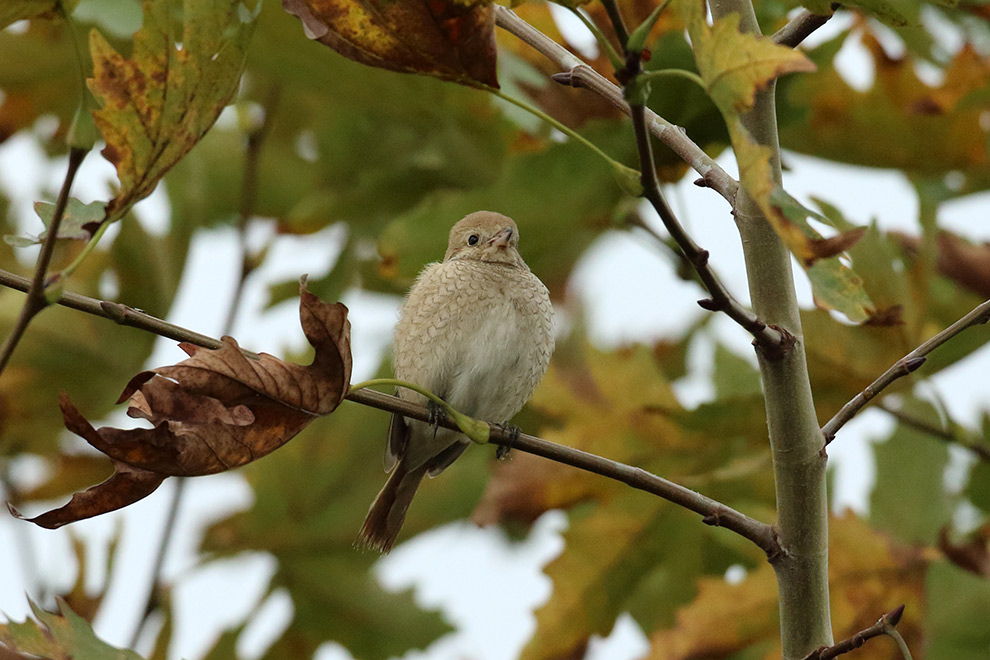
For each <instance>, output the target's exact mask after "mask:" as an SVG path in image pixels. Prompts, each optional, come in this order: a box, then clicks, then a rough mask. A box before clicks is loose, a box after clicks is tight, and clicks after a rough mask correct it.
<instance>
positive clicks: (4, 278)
mask: <svg viewBox="0 0 990 660" xmlns="http://www.w3.org/2000/svg"><path fill="white" fill-rule="evenodd" d="M22 282H25V283H26V281H25V280H24V279H23V278H19V277H17V276H16V275H11V274H10V273H6V272H4V271H0V284H2V285H5V286H10V287H11V288H15V289H19V290H23V289H22V288H21V283H22ZM58 303H59V304H62V305H66V306H68V307H72V308H73V309H77V310H80V311H84V312H88V313H90V314H94V315H96V316H102V317H104V318H108V319H110V320H113V321H117V322H120V320H119V319H121V318H124V319H126V323H127V325H131V326H134V327H136V328H140V329H142V330H146V331H148V332H152V333H154V334H157V335H160V336H163V337H169V338H172V339H178V340H180V341H187V342H190V343H193V344H196V345H198V346H202V347H204V348H219V347H220V346H222V343H221V342H220V341H219V340H217V339H214V338H212V337H208V336H206V335H202V334H199V333H197V332H193V331H191V330H187V329H185V328H182V327H179V326H176V325H173V324H171V323H168V322H166V321H163V320H161V319H157V318H155V317H153V316H150V315H148V314H145V313H143V312H139V311H137V310H134V309H132V308H130V307H127V306H126V305H121V304H120V303H111V302H107V301H101V300H96V299H94V298H88V297H86V296H81V295H78V294H68V293H63V294H62V298H61V299H60V300H59V301H58ZM247 355H249V356H251V355H253V354H247ZM346 398H347V399H349V400H351V401H354V402H356V403H360V404H362V405H366V406H371V407H373V408H378V409H380V410H385V411H388V412H393V413H398V414H400V415H402V416H404V417H409V418H411V419H418V420H421V421H431V419H432V418H431V416H430V412H429V410H428V409H427V408H426V407H425V406H421V405H418V404H415V403H412V402H409V401H405V400H403V399H400V398H398V397H394V396H391V395H388V394H382V393H381V392H375V391H374V390H367V389H364V390H359V391H357V392H353V393H350V394H348V395H347V397H346ZM440 424H441V425H442V426H445V427H446V428H451V429H454V430H457V427H456V426H455V423H454V421H453V420H449V419H448V420H443V421H441V422H440ZM489 442H491V443H492V444H495V445H500V446H505V447H509V448H512V449H517V450H519V451H523V452H526V453H529V454H535V455H537V456H542V457H544V458H548V459H550V460H552V461H556V462H558V463H563V464H565V465H571V466H573V467H576V468H579V469H582V470H586V471H588V472H594V473H595V474H599V475H602V476H604V477H608V478H610V479H614V480H616V481H620V482H622V483H624V484H627V485H629V486H631V487H633V488H636V489H638V490H643V491H646V492H648V493H652V494H654V495H657V496H658V497H661V498H663V499H665V500H667V501H669V502H673V503H674V504H677V505H679V506H682V507H684V508H686V509H689V510H691V511H694V512H695V513H698V514H700V515H702V516H704V520H703V522H705V524H708V525H712V526H715V527H724V528H726V529H728V530H731V531H733V532H736V533H737V534H739V535H740V536H742V537H744V538H746V539H749V540H750V541H752V542H753V543H754V544H756V545H757V546H758V547H759V548H761V549H762V550H763V551H764V552H766V553H767V556H768V557H769V558H770V559H771V560H773V559H775V558H776V557H778V556H779V554H780V547H779V545H778V543H777V537H776V534H775V533H774V530H773V527H772V526H770V525H768V524H766V523H764V522H760V521H759V520H756V519H754V518H751V517H749V516H747V515H745V514H743V513H741V512H739V511H736V510H735V509H732V508H731V507H728V506H726V505H724V504H722V503H721V502H718V501H716V500H713V499H711V498H709V497H706V496H704V495H702V494H700V493H698V492H696V491H693V490H691V489H690V488H685V487H684V486H681V485H680V484H676V483H674V482H672V481H668V480H667V479H664V478H662V477H659V476H657V475H655V474H652V473H650V472H647V471H646V470H643V469H642V468H638V467H633V466H631V465H626V464H624V463H619V462H618V461H613V460H611V459H608V458H604V457H601V456H597V455H595V454H590V453H588V452H584V451H581V450H579V449H574V448H571V447H565V446H563V445H558V444H556V443H553V442H550V441H548V440H544V439H542V438H538V437H536V436H532V435H528V434H526V433H521V434H519V435H518V436H516V435H514V434H513V433H512V432H510V431H507V430H505V429H503V428H501V427H499V426H495V425H493V426H492V427H491V434H490V437H489Z"/></svg>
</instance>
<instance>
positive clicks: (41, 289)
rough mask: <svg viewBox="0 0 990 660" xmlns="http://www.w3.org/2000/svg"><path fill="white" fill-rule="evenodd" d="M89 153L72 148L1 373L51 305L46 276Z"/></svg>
mask: <svg viewBox="0 0 990 660" xmlns="http://www.w3.org/2000/svg"><path fill="white" fill-rule="evenodd" d="M87 153H89V150H88V149H79V148H75V147H73V148H72V149H70V150H69V165H68V168H67V169H66V172H65V179H64V180H63V181H62V189H61V190H60V191H59V193H58V199H57V200H56V202H55V210H54V212H53V213H52V221H51V223H50V224H49V225H48V233H46V234H45V240H44V242H43V243H42V244H41V252H40V253H39V254H38V260H37V262H36V263H35V266H34V278H33V279H32V280H31V286H30V288H29V289H28V291H27V294H28V295H27V299H26V300H25V301H24V305H23V306H22V307H21V313H20V314H19V315H18V317H17V322H16V323H15V324H14V328H13V329H12V330H11V331H10V334H9V335H7V338H6V339H5V340H4V342H3V347H2V348H0V374H2V373H3V370H4V369H5V368H6V367H7V362H9V361H10V356H11V355H13V354H14V349H15V348H16V347H17V343H18V342H19V341H20V340H21V337H23V336H24V331H25V330H27V327H28V324H29V323H31V319H33V318H34V317H35V316H36V315H37V314H38V312H40V311H41V310H43V309H44V308H45V307H47V306H48V304H49V303H48V300H47V299H46V298H45V288H46V286H47V282H46V281H45V275H46V274H47V273H48V265H49V264H50V263H51V261H52V254H54V252H55V242H56V241H57V240H58V231H59V227H60V226H61V225H62V217H63V216H64V215H65V207H66V205H67V204H68V203H69V192H70V191H71V190H72V181H73V179H75V178H76V172H78V171H79V166H80V165H82V162H83V159H85V158H86V154H87Z"/></svg>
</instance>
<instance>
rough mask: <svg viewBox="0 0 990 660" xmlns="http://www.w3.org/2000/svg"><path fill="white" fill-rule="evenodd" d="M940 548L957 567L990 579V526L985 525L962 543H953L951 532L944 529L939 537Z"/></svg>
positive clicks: (961, 541)
mask: <svg viewBox="0 0 990 660" xmlns="http://www.w3.org/2000/svg"><path fill="white" fill-rule="evenodd" d="M938 547H939V550H941V551H942V552H944V553H945V556H946V557H948V558H949V560H950V561H951V562H952V563H953V564H955V565H956V566H959V567H960V568H965V569H966V570H967V571H969V572H970V573H976V574H977V575H982V576H984V577H990V524H985V525H983V526H982V527H980V528H979V529H977V530H976V531H974V532H973V533H972V535H970V537H969V538H968V539H963V540H960V541H953V539H952V538H951V535H950V533H949V530H948V529H947V528H945V527H943V528H942V529H941V531H940V532H939V535H938Z"/></svg>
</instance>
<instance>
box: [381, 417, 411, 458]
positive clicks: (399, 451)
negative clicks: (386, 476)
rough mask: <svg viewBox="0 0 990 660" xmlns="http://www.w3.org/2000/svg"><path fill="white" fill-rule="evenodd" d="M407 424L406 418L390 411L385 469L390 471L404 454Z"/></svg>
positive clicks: (407, 430) (406, 445)
mask: <svg viewBox="0 0 990 660" xmlns="http://www.w3.org/2000/svg"><path fill="white" fill-rule="evenodd" d="M409 430H410V429H409V424H407V423H406V418H405V417H403V416H402V415H399V414H398V413H392V418H391V419H390V420H389V423H388V442H387V443H386V444H385V471H386V472H391V471H392V470H394V469H395V466H396V465H398V463H399V459H401V458H402V457H403V456H405V454H406V447H408V446H409Z"/></svg>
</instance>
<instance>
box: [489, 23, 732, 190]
mask: <svg viewBox="0 0 990 660" xmlns="http://www.w3.org/2000/svg"><path fill="white" fill-rule="evenodd" d="M495 24H496V25H498V26H499V27H500V28H502V29H503V30H505V31H506V32H509V33H511V34H513V35H515V36H516V37H518V38H519V39H520V40H522V41H523V42H525V43H526V44H528V45H530V46H532V47H533V48H535V49H536V50H538V51H539V52H540V53H542V54H543V55H544V56H546V57H547V59H549V60H550V61H551V62H553V63H555V64H556V65H557V66H559V67H560V68H561V72H560V73H558V74H556V75H554V76H553V79H554V80H555V81H557V82H558V83H561V84H564V85H569V86H571V87H578V88H583V89H589V90H591V91H592V92H594V93H595V94H598V95H599V96H601V97H602V98H603V99H605V100H606V101H608V102H609V103H611V104H612V105H613V106H615V107H616V108H618V109H619V110H621V111H622V112H624V113H625V114H627V115H628V114H629V113H630V109H629V104H628V103H626V101H625V99H624V98H623V96H622V88H620V87H619V86H618V85H615V84H613V83H611V82H609V81H608V80H606V79H605V78H604V77H603V76H602V75H601V74H599V73H598V72H597V71H595V70H594V69H592V68H591V67H590V66H588V64H586V63H585V62H584V61H583V60H581V59H580V58H579V57H577V56H576V55H574V54H573V53H571V52H569V51H568V50H567V49H566V48H564V47H563V46H561V45H560V44H558V43H557V42H556V41H554V40H553V39H551V38H550V37H548V36H546V35H545V34H543V33H542V32H540V31H539V30H537V29H536V28H535V27H533V26H532V25H530V24H529V23H527V22H526V21H524V20H523V19H521V18H519V17H518V16H517V15H516V14H515V13H513V11H512V10H511V9H507V8H506V7H502V6H501V5H495ZM646 124H647V126H648V128H649V130H650V132H651V133H652V134H653V135H654V136H656V138H657V139H658V140H660V142H662V143H663V144H664V145H666V146H667V147H668V148H670V150H671V151H673V152H674V153H675V154H677V156H678V157H679V158H681V160H683V161H684V162H685V163H687V164H688V166H689V167H691V169H693V170H694V171H695V172H697V173H698V174H699V175H701V179H700V182H701V184H702V185H704V186H706V187H708V188H711V189H712V190H714V191H715V192H717V193H718V194H719V195H721V196H722V197H723V198H725V200H726V201H727V202H729V204H733V205H734V204H735V199H736V193H737V192H738V190H739V183H738V182H737V181H736V180H735V179H733V178H732V177H731V176H729V175H728V174H727V173H726V171H725V170H723V169H722V168H721V167H719V165H718V163H716V162H715V161H714V160H713V159H712V158H711V156H709V155H708V154H706V153H705V152H704V150H702V149H701V147H699V146H698V145H697V144H695V143H694V142H693V141H691V139H690V138H688V136H687V135H685V134H684V132H683V131H682V130H681V129H680V128H679V127H677V126H675V125H674V124H671V123H670V122H669V121H667V120H666V119H664V118H663V117H661V116H659V115H658V114H656V113H655V112H653V111H652V110H649V109H647V110H646Z"/></svg>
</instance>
